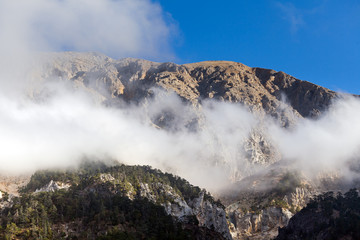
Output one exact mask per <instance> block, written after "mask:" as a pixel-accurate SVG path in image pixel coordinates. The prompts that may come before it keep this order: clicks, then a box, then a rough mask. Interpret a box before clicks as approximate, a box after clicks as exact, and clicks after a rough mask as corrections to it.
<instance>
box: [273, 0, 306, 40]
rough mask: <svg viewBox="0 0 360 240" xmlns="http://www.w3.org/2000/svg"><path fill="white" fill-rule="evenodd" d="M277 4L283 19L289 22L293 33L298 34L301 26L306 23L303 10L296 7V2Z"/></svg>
mask: <svg viewBox="0 0 360 240" xmlns="http://www.w3.org/2000/svg"><path fill="white" fill-rule="evenodd" d="M276 6H277V7H278V8H279V9H280V10H281V12H282V14H283V19H285V20H286V21H287V22H289V24H290V32H291V34H296V33H297V32H298V30H299V28H300V27H301V26H304V25H305V21H304V14H303V11H301V10H300V9H298V8H296V7H295V5H294V4H292V3H280V2H277V3H276Z"/></svg>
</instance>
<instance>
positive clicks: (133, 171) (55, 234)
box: [0, 162, 231, 239]
mask: <svg viewBox="0 0 360 240" xmlns="http://www.w3.org/2000/svg"><path fill="white" fill-rule="evenodd" d="M1 201H2V206H3V207H2V209H1V218H0V224H1V228H0V238H1V239H230V238H231V237H230V235H229V230H228V227H227V223H226V218H225V211H224V209H223V208H224V207H223V205H222V204H221V203H220V202H217V201H214V199H213V198H212V197H211V196H210V195H209V194H208V193H206V192H205V191H204V190H201V189H200V188H198V187H194V186H192V185H191V184H189V183H188V182H187V181H186V180H184V179H181V178H179V177H176V176H173V175H172V174H167V173H162V172H160V171H159V170H154V169H152V168H150V167H148V166H144V167H142V166H125V165H119V164H117V165H115V166H112V167H108V166H106V165H105V164H102V163H98V162H95V163H94V162H91V163H89V162H87V163H84V164H83V165H82V166H81V167H80V168H79V169H78V170H66V171H59V170H56V171H38V172H36V173H35V174H34V175H32V177H31V180H30V182H29V183H28V184H27V185H26V186H25V187H24V188H23V189H22V190H21V195H20V197H14V196H10V197H9V196H8V195H4V197H3V198H2V200H1Z"/></svg>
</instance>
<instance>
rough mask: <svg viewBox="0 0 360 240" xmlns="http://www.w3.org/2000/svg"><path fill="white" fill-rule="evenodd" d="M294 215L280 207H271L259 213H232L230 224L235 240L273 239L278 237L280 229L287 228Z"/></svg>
mask: <svg viewBox="0 0 360 240" xmlns="http://www.w3.org/2000/svg"><path fill="white" fill-rule="evenodd" d="M292 216H293V214H292V213H291V212H290V211H289V210H288V209H284V208H280V207H269V208H265V209H262V210H260V211H259V212H258V213H242V212H241V211H234V212H232V213H231V215H230V218H231V222H230V223H229V225H230V226H229V227H230V232H231V235H232V237H233V239H271V238H274V237H276V236H277V233H278V227H283V226H286V225H287V224H288V222H289V220H290V218H291V217H292Z"/></svg>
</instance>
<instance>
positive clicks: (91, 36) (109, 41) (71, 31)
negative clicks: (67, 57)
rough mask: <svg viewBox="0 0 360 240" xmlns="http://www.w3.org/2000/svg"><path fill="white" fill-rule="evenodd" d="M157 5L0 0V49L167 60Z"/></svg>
mask: <svg viewBox="0 0 360 240" xmlns="http://www.w3.org/2000/svg"><path fill="white" fill-rule="evenodd" d="M163 16H164V12H163V10H162V8H161V6H160V5H158V4H156V3H153V2H152V1H150V0H12V1H8V0H0V39H1V45H0V50H1V52H2V54H3V55H4V53H7V54H6V55H7V56H11V55H14V54H15V53H18V54H19V55H20V56H21V55H23V54H24V53H26V52H28V51H32V50H42V51H62V50H65V49H66V50H73V51H98V52H102V53H105V54H107V55H109V56H112V57H116V58H119V57H128V56H131V57H151V58H160V57H161V58H166V57H172V52H171V48H170V46H169V37H170V34H171V31H173V29H172V27H171V26H170V25H169V24H168V23H166V22H165V20H164V17H163Z"/></svg>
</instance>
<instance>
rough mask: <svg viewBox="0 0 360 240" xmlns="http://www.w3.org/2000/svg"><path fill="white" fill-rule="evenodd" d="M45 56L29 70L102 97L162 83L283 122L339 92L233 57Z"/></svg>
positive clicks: (134, 97) (139, 92)
mask: <svg viewBox="0 0 360 240" xmlns="http://www.w3.org/2000/svg"><path fill="white" fill-rule="evenodd" d="M41 60H42V61H43V63H42V65H40V66H41V67H38V68H35V69H36V70H34V71H33V72H32V73H31V76H32V77H33V78H34V79H64V80H66V79H70V80H71V81H73V82H74V84H76V85H77V86H78V87H84V88H86V89H88V90H89V91H95V92H96V93H95V92H94V94H100V95H101V97H102V99H103V101H106V100H107V101H111V99H113V98H116V97H119V98H122V99H124V100H127V101H135V102H136V101H139V100H141V99H143V98H146V97H148V96H149V94H150V95H151V93H149V90H150V89H151V88H152V87H160V88H163V89H167V90H172V91H174V92H176V93H177V94H178V95H179V96H181V97H182V98H183V99H185V100H187V101H190V102H192V103H193V104H198V103H200V102H201V101H202V100H203V99H208V98H210V99H218V100H221V101H229V102H239V103H243V104H244V105H246V106H248V107H249V108H250V109H251V110H253V111H258V112H262V113H267V114H270V115H271V116H273V117H275V118H276V119H278V120H279V121H281V122H282V123H283V125H284V126H286V125H289V124H291V123H292V122H294V121H296V118H297V117H311V116H317V115H319V114H321V112H322V111H323V110H325V109H326V107H327V106H329V104H330V103H331V101H332V99H334V98H335V97H336V96H337V94H336V93H335V92H333V91H330V90H328V89H326V88H323V87H320V86H317V85H315V84H312V83H309V82H306V81H301V80H298V79H296V78H294V77H292V76H290V75H287V74H285V73H283V72H276V71H273V70H268V69H261V68H251V67H248V66H245V65H243V64H241V63H235V62H226V61H212V62H200V63H192V64H185V65H177V64H174V63H155V62H150V61H146V60H141V59H132V58H126V59H121V60H114V59H111V58H109V57H106V56H104V55H101V54H95V53H72V52H68V53H53V54H52V53H50V54H46V55H43V56H41ZM109 93H110V94H109Z"/></svg>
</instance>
